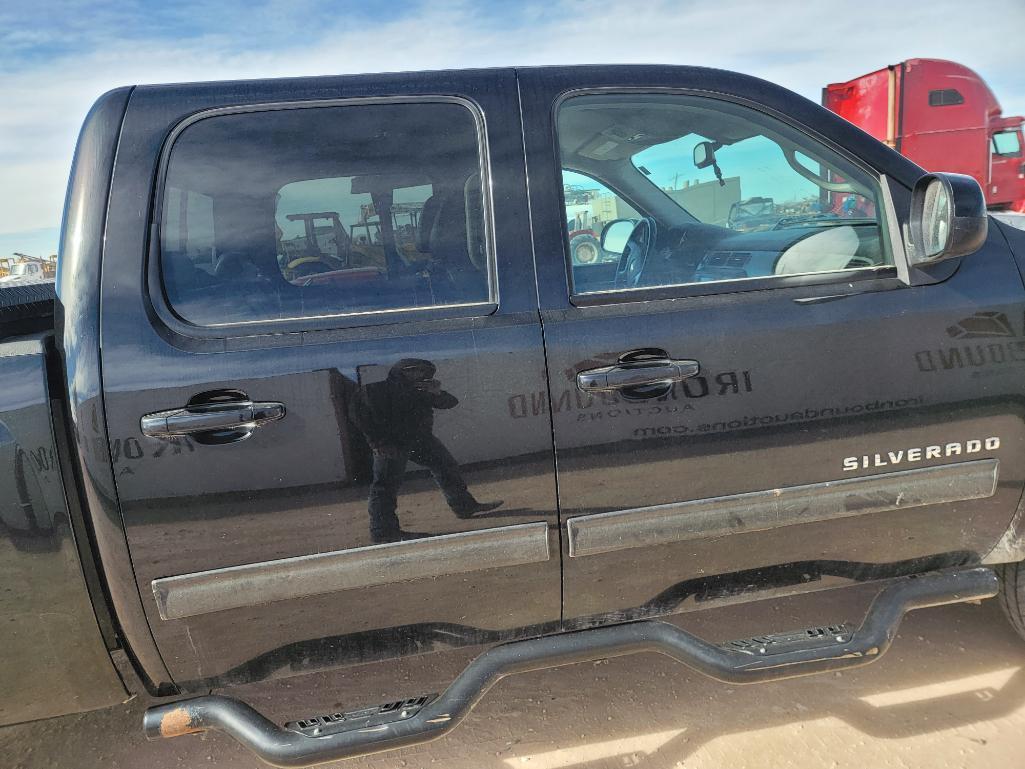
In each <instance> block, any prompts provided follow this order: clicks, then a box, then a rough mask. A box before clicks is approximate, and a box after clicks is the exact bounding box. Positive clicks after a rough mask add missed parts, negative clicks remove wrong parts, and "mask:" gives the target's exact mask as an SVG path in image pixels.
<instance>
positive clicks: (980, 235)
mask: <svg viewBox="0 0 1025 769" xmlns="http://www.w3.org/2000/svg"><path fill="white" fill-rule="evenodd" d="M934 185H940V186H938V187H937V186H934ZM938 196H945V198H946V206H947V213H946V217H947V222H948V226H947V227H946V237H945V239H944V240H943V242H942V243H941V244H938V246H932V247H930V245H929V242H930V240H931V238H930V233H929V227H930V222H927V221H925V219H926V217H927V216H929V212H928V211H927V210H926V209H927V200H929V199H930V198H932V199H933V201H935V199H936V198H937V197H938ZM908 226H909V230H910V238H909V257H910V259H911V263H912V264H914V265H927V264H935V263H936V262H940V261H943V260H945V259H954V258H957V257H959V256H967V255H968V254H973V253H975V252H976V251H978V250H979V249H980V248H982V245H983V243H985V242H986V237H987V235H988V234H989V216H988V214H987V211H986V196H985V194H984V193H983V191H982V187H980V186H979V183H978V182H977V181H976V180H975V179H974V178H972V177H971V176H966V175H964V174H948V173H932V174H925V175H924V176H923V177H922V178H920V179H919V180H918V181H917V182H916V183H915V187H914V189H913V190H912V193H911V218H910V220H909V222H908Z"/></svg>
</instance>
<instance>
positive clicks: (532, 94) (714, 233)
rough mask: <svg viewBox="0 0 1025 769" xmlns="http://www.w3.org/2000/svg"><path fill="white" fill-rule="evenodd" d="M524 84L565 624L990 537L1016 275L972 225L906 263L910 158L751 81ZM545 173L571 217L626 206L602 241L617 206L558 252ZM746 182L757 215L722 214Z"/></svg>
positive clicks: (996, 238) (1017, 423) (673, 71)
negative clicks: (587, 250)
mask: <svg viewBox="0 0 1025 769" xmlns="http://www.w3.org/2000/svg"><path fill="white" fill-rule="evenodd" d="M521 90H522V93H523V100H524V107H523V108H524V125H525V136H526V147H527V158H528V174H529V178H530V180H531V185H530V201H531V213H532V221H533V223H534V236H535V253H536V259H537V264H538V269H539V286H540V288H541V293H540V297H541V310H542V318H543V323H544V328H545V341H546V349H547V355H548V371H549V381H550V389H551V399H552V400H551V407H552V411H553V420H554V432H555V442H556V454H557V459H558V477H559V495H560V504H561V514H562V517H563V527H564V529H563V542H564V553H563V555H564V569H563V573H564V594H565V620H566V623H567V625H569V626H586V625H591V624H602V623H606V622H613V621H623V620H626V619H633V618H638V617H643V616H653V615H663V614H669V613H672V612H677V611H682V610H687V609H692V608H695V607H701V606H707V605H709V604H710V603H711V602H713V601H715V600H718V599H730V600H737V599H752V598H760V597H767V596H772V595H778V594H780V593H790V592H794V591H803V590H812V589H821V588H825V587H831V586H836V585H844V584H851V583H852V582H856V581H864V580H875V579H882V578H888V577H896V576H900V575H904V574H908V573H914V572H918V571H924V570H928V569H933V568H942V567H944V566H950V565H957V564H962V563H967V562H974V561H978V560H980V559H983V558H985V557H986V556H987V554H989V553H990V552H991V550H992V549H993V548H994V546H995V545H996V544H997V542H998V540H1000V538H1001V536H1002V535H1003V533H1004V531H1005V529H1006V528H1007V526H1008V524H1009V522H1010V521H1011V519H1012V516H1013V514H1014V512H1015V508H1016V506H1017V504H1018V500H1019V498H1020V496H1021V491H1022V471H1023V469H1025V464H1023V460H1025V429H1023V425H1022V412H1021V404H1022V395H1023V390H1022V380H1021V371H1022V365H1023V364H1025V341H1023V339H1025V337H1023V333H1025V329H1023V327H1022V322H1023V289H1022V281H1021V278H1020V276H1019V274H1018V270H1017V269H1016V267H1015V263H1014V260H1013V259H1012V256H1011V253H1010V252H1009V250H1008V247H1007V244H1006V242H1005V241H1004V239H1003V238H1002V236H1001V235H1000V234H999V233H998V232H997V231H996V228H991V231H990V235H989V240H988V242H987V243H986V245H985V246H984V247H983V248H982V249H981V250H980V251H979V252H978V253H976V254H972V255H971V256H968V257H965V258H963V259H960V260H958V261H956V262H947V263H944V264H941V265H938V266H936V267H934V268H933V269H932V270H931V271H930V272H929V273H928V274H926V273H923V272H921V271H918V270H914V269H909V267H908V265H907V262H906V258H905V255H904V250H903V244H902V240H901V236H900V231H901V226H902V225H903V223H904V222H905V221H906V220H907V215H908V212H907V208H908V204H909V188H910V185H911V184H913V183H914V181H915V180H916V178H917V175H918V174H919V173H920V172H918V171H917V169H916V168H915V167H913V166H911V165H910V164H908V163H907V161H905V160H904V159H902V158H900V157H898V156H896V155H895V154H893V153H891V152H890V151H889V150H886V149H885V148H884V147H883V146H882V145H880V144H876V143H874V142H872V141H871V140H870V139H868V138H867V137H864V135H863V134H860V133H859V132H857V131H855V130H853V129H850V128H849V127H848V126H847V125H846V124H845V123H843V121H841V120H839V119H837V118H835V117H834V116H832V115H829V114H826V113H824V112H823V111H822V110H820V109H819V108H818V107H817V106H815V105H812V104H811V103H810V102H806V101H804V100H803V99H799V98H797V97H794V96H793V95H792V94H788V93H787V92H784V91H782V89H776V88H775V87H772V86H769V85H768V84H766V83H764V82H762V81H756V80H753V79H747V78H742V77H740V76H734V75H730V74H726V73H716V72H714V71H710V70H702V69H688V68H665V67H659V68H655V67H636V68H613V69H601V68H573V69H566V70H561V71H554V72H553V71H536V70H525V71H523V72H521ZM699 142H705V143H706V144H705V145H704V146H703V147H701V148H698V147H697V145H698V143H699ZM695 149H700V150H701V152H699V153H698V155H695ZM788 153H789V154H788ZM710 154H711V156H712V157H713V158H714V162H709V160H708V159H709V156H710ZM696 157H697V159H698V161H703V162H704V165H703V166H702V167H698V165H697V164H696V162H695V158H696ZM715 166H718V167H715ZM884 173H888V174H890V178H887V177H886V176H884ZM717 177H718V178H717ZM816 180H817V181H818V182H821V184H816V183H815V182H816ZM564 187H565V188H567V189H570V190H572V192H573V197H574V204H575V205H576V206H577V207H578V208H579V207H580V205H579V202H580V200H582V199H583V198H585V197H587V198H589V202H588V205H589V206H590V211H591V212H592V214H591V215H592V221H589V222H587V223H586V224H587V225H588V226H590V227H591V228H592V229H594V230H595V231H601V230H602V229H603V227H604V226H606V225H608V224H610V222H612V221H613V220H616V219H628V220H630V225H627V227H626V230H627V231H629V230H630V229H631V227H632V226H633V225H634V224H638V223H641V224H643V222H644V221H647V222H648V224H647V225H645V226H642V227H641V230H640V234H639V235H638V230H635V231H634V232H635V236H636V237H637V238H638V241H637V242H634V243H633V244H632V245H631V246H630V249H629V250H628V254H630V255H631V256H630V258H629V259H628V260H627V261H626V263H624V262H623V257H621V256H619V254H620V253H621V252H622V251H623V241H624V240H625V239H626V238H625V236H624V235H623V234H622V233H619V234H618V235H616V237H615V238H612V237H611V236H612V235H613V234H614V232H613V231H610V240H609V241H607V242H606V245H609V246H612V247H613V248H612V249H611V252H609V253H606V254H603V256H602V258H601V259H600V260H597V261H595V262H594V263H590V264H572V263H571V262H570V260H569V258H568V256H567V232H566V227H567V216H566V214H565V208H564V206H565V205H566V200H564V198H563V196H562V194H561V193H562V190H563V189H564ZM755 197H759V198H762V199H764V198H771V199H772V200H773V201H774V204H773V205H774V210H775V214H774V216H775V223H769V224H768V225H766V224H765V223H764V222H758V223H750V222H749V223H743V222H742V221H741V220H740V219H739V218H737V217H733V218H734V220H735V221H734V222H733V224H732V225H731V224H730V221H729V220H730V216H729V212H730V210H731V208H735V207H736V204H737V203H738V202H740V201H743V200H750V199H752V198H755ZM642 215H643V216H646V217H649V219H647V220H641V219H640V218H639V217H641V216H642ZM573 224H574V226H577V227H580V226H582V225H581V223H580V222H577V221H574V222H573ZM612 240H615V241H618V242H616V243H613V242H612ZM646 242H650V243H653V244H654V245H653V248H652V249H651V250H650V252H649V253H648V257H647V262H644V260H643V259H640V260H637V259H635V258H634V257H635V256H636V255H637V254H640V253H642V251H643V247H644V245H645V243H646ZM606 251H609V249H606ZM606 257H609V258H606ZM674 378H675V379H676V381H675V383H673V384H672V385H671V386H670V385H668V384H667V382H669V381H671V380H672V379H674ZM829 619H836V618H829ZM840 619H842V618H840ZM778 629H782V628H778Z"/></svg>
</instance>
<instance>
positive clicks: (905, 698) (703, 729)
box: [0, 593, 1025, 769]
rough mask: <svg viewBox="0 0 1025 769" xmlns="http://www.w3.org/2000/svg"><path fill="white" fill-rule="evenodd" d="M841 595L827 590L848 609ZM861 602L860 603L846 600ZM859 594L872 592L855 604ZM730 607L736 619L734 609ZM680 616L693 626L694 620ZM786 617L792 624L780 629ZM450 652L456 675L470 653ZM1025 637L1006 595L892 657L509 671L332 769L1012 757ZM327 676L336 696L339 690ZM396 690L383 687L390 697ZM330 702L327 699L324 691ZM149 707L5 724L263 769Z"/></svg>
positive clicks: (881, 763)
mask: <svg viewBox="0 0 1025 769" xmlns="http://www.w3.org/2000/svg"><path fill="white" fill-rule="evenodd" d="M839 600H847V599H846V597H844V598H842V599H841V598H838V597H837V595H836V594H835V593H830V594H820V597H819V598H818V601H819V602H820V603H821V604H824V605H827V606H829V607H830V608H832V609H833V610H834V611H833V612H832V613H834V614H835V615H837V616H840V615H844V616H857V614H856V613H854V611H853V609H852V611H842V612H841V611H840V609H841V607H840V605H839V604H838V601H839ZM795 606H798V604H797V603H796V602H794V601H790V602H787V601H783V602H775V603H759V604H749V605H746V606H737V607H731V608H729V609H726V610H718V611H717V612H710V613H708V614H707V616H706V615H693V618H692V619H691V620H690V623H691V624H690V627H692V628H694V629H696V630H698V631H703V632H704V634H706V636H707V637H715V628H716V627H717V623H720V622H726V621H727V620H732V621H736V620H737V618H738V617H740V618H741V619H742V620H743V622H746V623H748V624H750V625H751V626H752V627H761V628H765V627H768V626H774V629H783V627H786V626H791V627H795V626H796V627H800V626H802V625H801V624H797V625H792V624H790V621H791V620H792V619H793V620H794V621H797V619H798V617H797V614H798V611H797V610H796V609H795V608H794V607H795ZM847 608H851V607H847ZM861 609H862V605H861V604H858V611H860V610H861ZM731 613H732V617H731V616H730V615H731ZM682 624H685V625H686V624H687V621H686V620H685V621H683V622H682ZM781 626H782V627H781ZM449 656H451V655H432V657H434V658H436V660H435V661H434V662H432V664H433V665H434V670H433V673H434V675H435V676H436V677H437V678H438V679H439V680H444V679H445V677H446V676H448V677H451V676H452V675H454V673H455V671H457V670H458V669H459V667H460V665H461V664H463V661H461V660H459V659H448V657H449ZM1023 664H1025V642H1022V641H1020V640H1019V639H1018V638H1017V636H1016V635H1014V633H1013V632H1012V631H1011V630H1010V628H1009V627H1008V625H1007V624H1006V622H1005V621H1004V619H1003V617H1002V616H1001V615H1000V612H999V608H998V607H997V605H996V604H995V602H992V601H989V602H986V603H985V604H983V605H980V606H971V605H965V606H953V607H946V608H941V609H931V610H924V611H918V612H914V613H912V614H910V615H908V617H907V618H906V620H905V622H904V624H903V626H902V629H901V634H900V636H899V638H898V639H897V641H896V642H895V644H894V646H893V647H892V649H891V650H890V652H889V653H888V654H887V655H886V656H884V657H883V659H882V660H880V661H879V662H878V663H876V664H873V665H870V666H868V667H865V668H861V669H859V670H855V671H849V672H845V673H843V674H826V675H824V676H815V677H810V678H802V679H794V680H791V681H784V682H778V683H775V684H765V685H756V686H744V687H738V686H731V685H725V684H720V683H717V682H715V681H711V680H709V679H706V678H703V677H702V676H700V675H698V674H697V673H694V672H692V671H690V670H688V669H687V668H684V667H682V666H680V665H677V664H675V663H674V662H672V661H670V660H668V659H666V658H663V657H660V656H658V655H652V654H645V655H638V656H634V657H626V658H620V659H612V660H608V661H600V662H597V663H585V664H580V665H576V666H573V667H567V668H562V669H559V670H551V671H543V672H538V673H531V674H527V675H522V676H517V677H513V678H510V679H507V680H505V681H503V682H502V683H501V684H499V685H498V686H497V687H496V688H495V689H493V690H492V692H491V693H490V694H489V695H488V696H487V697H486V698H485V700H484V702H483V703H482V704H481V705H480V706H479V707H478V708H477V709H476V710H475V711H474V712H473V714H471V716H470V717H469V718H468V719H467V721H466V722H465V723H464V724H463V725H462V726H461V727H459V728H458V729H457V730H456V731H455V732H454V733H453V734H452V735H450V736H449V737H447V738H444V739H442V740H439V741H437V742H434V743H431V744H428V745H423V746H420V747H417V748H410V749H406V750H402V751H397V752H393V753H387V754H379V755H377V756H371V757H367V758H362V759H355V760H351V761H348V762H341V763H339V764H335V765H332V766H339V767H340V766H351V767H360V768H361V769H398V768H399V767H409V768H410V769H412V768H413V767H429V766H435V767H444V768H445V769H499V768H501V769H515V767H525V769H562V768H563V767H573V769H606V768H611V767H617V768H620V769H622V768H625V767H637V768H638V769H681V768H686V769H712V768H713V767H714V768H715V769H743V767H751V768H752V769H754V768H755V767H758V768H759V769H761V768H762V767H772V768H773V769H776V768H777V767H798V768H803V767H808V768H809V769H810V768H811V767H814V768H815V769H821V768H822V767H837V768H839V767H848V766H849V767H858V768H859V769H863V767H865V766H872V767H873V769H883V768H885V767H889V766H894V767H898V766H899V767H905V768H911V769H917V768H918V767H922V768H923V769H924V768H926V767H928V769H943V768H944V767H975V766H979V767H983V766H985V767H987V768H988V767H1003V766H1015V765H1020V761H1021V754H1022V753H1025V667H1023ZM413 670H414V664H413V663H412V662H410V661H402V662H398V663H394V662H393V663H387V664H385V663H382V664H381V665H378V666H364V668H361V669H359V671H358V672H356V673H352V672H350V673H348V674H346V675H353V674H355V675H359V676H374V677H375V680H376V679H380V680H381V681H382V684H381V687H382V695H383V694H384V692H385V691H388V692H390V694H392V695H399V696H403V695H407V694H415V693H417V692H418V689H417V688H415V687H416V686H417V685H418V681H417V680H413V674H412V672H411V671H413ZM344 680H345V678H344V676H343V675H341V674H338V675H337V676H336V677H334V678H332V676H320V677H313V676H310V677H305V678H303V679H291V680H289V681H285V682H280V681H279V682H276V683H275V684H273V685H269V684H268V685H263V687H262V688H260V689H258V688H254V689H253V690H251V691H250V693H249V697H250V700H251V701H253V702H254V704H256V705H257V706H258V707H261V708H263V709H264V710H266V711H267V712H268V715H271V716H272V717H276V718H279V720H284V718H283V717H282V716H283V715H284V714H288V716H290V717H295V716H303V715H310V714H311V713H315V712H322V710H320V709H318V708H325V707H329V706H336V705H346V704H349V705H352V704H357V703H344V702H343V701H340V700H339V697H340V696H342V694H341V693H342V692H344V686H345V684H344ZM328 689H330V691H329V692H328V691H327V690H328ZM386 700H387V697H385V696H382V698H381V701H386ZM311 703H315V704H311ZM142 710H143V704H142V703H141V702H139V701H133V702H130V703H128V704H126V705H123V706H119V707H116V708H111V709H108V710H104V711H98V712H95V713H90V714H85V715H82V716H73V717H67V718H63V719H58V720H55V721H51V722H44V723H34V724H23V725H19V726H15V727H8V728H6V729H2V730H0V756H3V760H2V763H3V765H4V766H5V767H23V768H24V769H36V767H51V766H55V767H69V768H70V767H73V768H74V769H93V768H96V769H100V768H101V767H102V769H113V768H115V767H133V768H134V767H140V769H141V768H143V767H144V768H145V769H165V767H205V766H216V767H218V768H219V769H243V768H245V769H250V768H251V767H259V766H263V764H261V763H260V762H259V761H258V760H256V759H255V758H254V757H252V756H251V755H250V754H248V753H247V752H246V751H244V750H243V749H242V748H240V747H239V746H238V745H237V744H236V743H234V741H232V740H231V739H230V738H228V737H225V736H224V735H220V734H215V735H210V736H208V737H204V738H199V737H183V738H179V739H177V740H170V741H165V742H159V743H148V742H146V741H145V740H144V739H143V737H142V733H141V729H140V724H141V718H142Z"/></svg>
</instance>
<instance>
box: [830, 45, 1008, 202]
mask: <svg viewBox="0 0 1025 769" xmlns="http://www.w3.org/2000/svg"><path fill="white" fill-rule="evenodd" d="M822 104H823V106H825V107H827V108H828V109H830V110H832V111H833V112H835V113H837V114H838V115H840V116H841V117H844V118H846V119H847V120H849V121H850V122H852V123H854V124H855V125H857V126H858V127H860V128H861V129H863V130H864V131H867V132H868V133H870V134H872V136H874V137H876V138H877V139H879V140H880V141H884V142H886V143H887V144H888V145H890V146H891V147H893V148H894V149H896V150H897V151H898V152H900V153H901V154H903V155H906V156H907V157H908V158H910V159H911V160H913V161H915V162H916V163H918V165H920V166H922V167H923V168H926V169H928V170H930V171H937V170H942V171H955V172H957V173H962V174H968V175H969V176H972V177H974V178H975V179H976V180H977V181H978V182H979V184H980V185H981V186H982V188H983V190H985V193H986V203H987V205H988V206H989V208H990V209H992V210H1011V211H1018V212H1022V213H1025V157H1023V155H1022V145H1023V141H1022V120H1023V118H1021V117H1003V115H1002V113H1001V109H1000V104H999V102H997V100H996V97H995V96H994V95H993V92H992V91H991V90H990V89H989V86H987V85H986V83H985V81H984V80H983V79H982V78H981V77H979V75H978V74H976V73H975V72H973V71H972V70H970V69H968V67H965V66H964V65H962V64H957V63H955V62H952V61H944V60H942V59H908V60H907V61H902V62H901V63H899V64H893V65H890V66H889V67H884V68H883V69H879V70H876V71H875V72H870V73H868V74H867V75H862V76H861V77H857V78H854V79H853V80H849V81H847V82H846V83H831V84H830V85H827V86H826V87H825V88H823V89H822Z"/></svg>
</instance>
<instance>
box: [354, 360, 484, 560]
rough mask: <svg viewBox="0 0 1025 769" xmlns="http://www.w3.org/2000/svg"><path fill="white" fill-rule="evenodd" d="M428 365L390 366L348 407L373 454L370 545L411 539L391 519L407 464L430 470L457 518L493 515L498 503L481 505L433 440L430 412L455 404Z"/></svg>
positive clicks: (415, 362) (402, 362)
mask: <svg viewBox="0 0 1025 769" xmlns="http://www.w3.org/2000/svg"><path fill="white" fill-rule="evenodd" d="M436 370H437V369H436V367H435V365H434V364H433V363H431V362H430V361H428V360H421V359H418V358H404V359H402V360H400V361H399V362H398V363H396V364H395V365H394V366H392V367H391V369H389V371H388V377H387V378H386V379H385V380H384V381H383V382H374V383H373V384H367V385H365V386H363V387H361V388H360V391H359V393H358V394H357V396H356V398H355V399H354V400H353V402H352V408H351V416H352V421H353V422H355V424H356V426H357V427H358V428H359V429H360V430H361V431H362V433H363V435H364V436H365V437H366V439H367V443H369V444H370V448H371V449H372V450H373V453H374V480H373V483H372V484H371V486H370V498H369V500H368V507H369V509H370V534H371V537H372V538H373V540H374V542H393V541H396V540H399V539H403V538H405V537H408V536H411V535H410V534H408V533H406V532H403V531H402V530H401V529H400V528H399V519H398V516H397V515H396V514H395V508H396V505H397V503H398V491H399V487H400V486H401V485H402V481H403V478H404V476H405V472H406V464H407V463H408V462H409V460H412V461H413V462H415V463H416V464H418V465H422V466H423V467H426V468H427V469H428V470H430V471H431V475H433V476H434V480H435V481H436V482H437V484H438V486H439V487H440V488H441V491H442V493H443V494H444V495H445V499H446V501H447V502H448V505H449V507H451V508H452V511H453V512H454V513H455V514H456V515H457V516H459V517H460V518H469V517H471V516H472V515H473V514H474V513H479V512H484V511H486V510H493V509H495V508H496V507H498V506H499V505H501V504H502V503H501V502H489V503H481V502H478V501H477V500H476V499H474V497H473V495H472V494H471V493H470V492H469V490H468V489H467V488H466V483H465V482H464V481H463V477H462V475H461V474H460V472H459V464H458V463H457V462H456V460H455V458H454V457H453V456H452V455H451V454H450V453H449V451H448V449H447V448H445V445H444V444H443V443H442V442H441V441H440V440H438V439H437V438H436V437H435V436H434V409H450V408H454V407H455V406H457V405H458V404H459V401H458V400H457V399H456V397H455V396H454V395H452V394H451V393H448V392H445V391H444V390H442V389H441V383H440V382H439V381H438V380H437V379H435V378H434V373H435V371H436Z"/></svg>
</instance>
